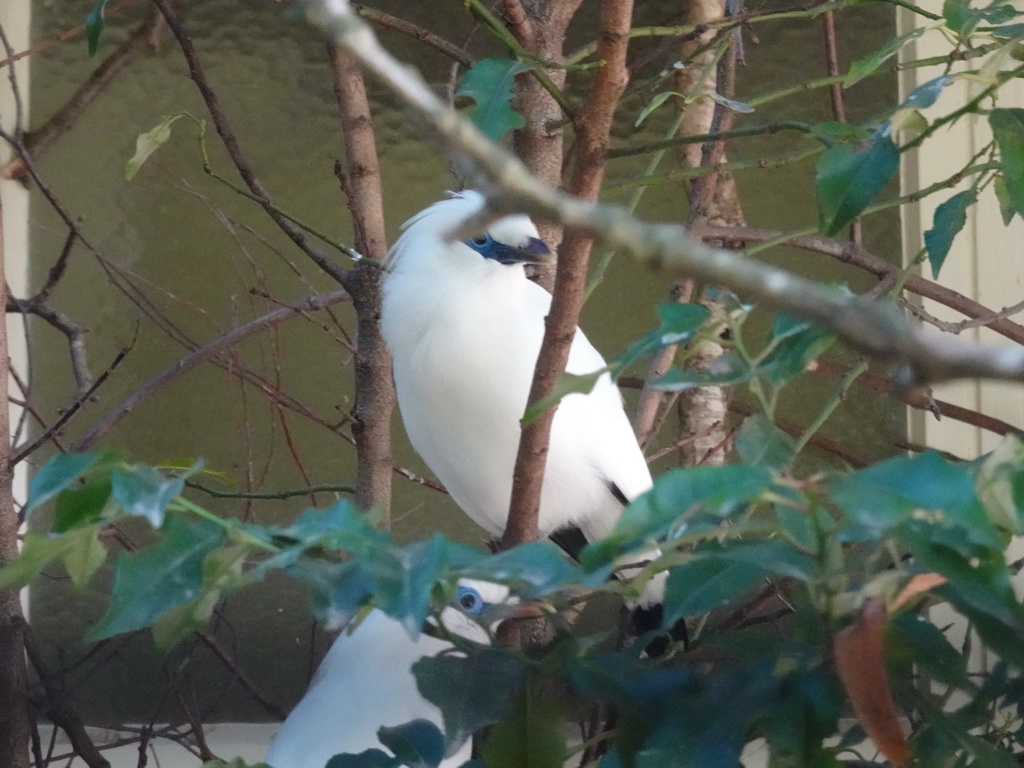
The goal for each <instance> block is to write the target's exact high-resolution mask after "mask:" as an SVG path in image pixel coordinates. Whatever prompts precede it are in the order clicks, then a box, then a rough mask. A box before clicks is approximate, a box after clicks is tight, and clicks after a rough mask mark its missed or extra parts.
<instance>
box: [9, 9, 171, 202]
mask: <svg viewBox="0 0 1024 768" xmlns="http://www.w3.org/2000/svg"><path fill="white" fill-rule="evenodd" d="M161 26H162V22H161V18H160V14H159V13H156V12H155V11H154V12H152V13H150V14H149V15H148V16H147V17H146V20H145V21H144V22H142V24H141V25H139V27H138V28H137V29H136V30H135V32H133V33H132V35H131V36H130V37H129V38H128V39H127V40H125V41H124V42H123V43H121V45H120V46H118V48H117V50H115V51H114V52H113V53H111V54H110V55H109V56H107V58H106V59H104V60H103V63H102V64H100V65H99V67H97V68H96V69H95V70H94V71H93V72H92V73H91V74H90V75H89V77H88V78H87V79H86V80H85V82H83V83H82V84H81V85H80V86H79V87H78V89H77V90H76V91H75V92H74V93H73V94H72V95H71V98H69V99H68V100H67V101H66V102H65V103H64V105H63V106H62V107H61V108H60V109H58V110H57V111H56V112H54V113H53V115H51V116H50V119H49V120H47V121H46V122H45V123H43V125H41V126H40V127H39V128H37V129H36V130H34V131H29V132H28V133H26V134H25V136H24V137H23V142H24V146H25V151H26V152H28V153H29V154H31V155H32V156H33V157H39V156H40V155H41V154H42V153H43V152H45V151H46V150H47V149H49V147H51V146H52V145H53V144H54V142H56V141H57V140H58V139H59V138H60V137H61V136H63V135H64V134H65V133H67V132H68V130H70V129H71V127H72V126H73V125H74V124H75V121H77V120H78V118H79V117H81V115H82V113H83V112H85V110H86V109H87V108H88V107H89V105H90V104H92V103H93V102H94V101H95V100H96V98H97V97H98V96H99V95H100V94H102V93H103V92H104V91H106V90H107V88H108V87H109V86H110V84H111V83H112V82H114V80H115V79H116V78H117V76H118V75H120V74H121V73H122V72H124V71H125V70H126V69H127V68H128V67H129V66H130V65H131V64H132V62H133V61H135V59H136V58H137V57H138V55H139V54H140V53H141V52H142V51H143V50H144V49H145V48H146V47H147V46H148V47H152V46H153V45H154V44H155V43H154V41H155V40H157V39H158V37H159V35H160V28H161ZM0 176H3V177H4V178H5V179H16V180H18V181H20V182H22V183H23V184H27V183H28V180H29V176H28V172H27V169H26V167H25V161H24V160H23V159H22V158H21V157H19V156H15V157H13V158H11V160H10V161H9V162H8V163H7V164H5V165H4V167H3V168H0Z"/></svg>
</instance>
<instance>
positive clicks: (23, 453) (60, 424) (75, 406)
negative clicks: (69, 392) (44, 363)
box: [11, 339, 135, 467]
mask: <svg viewBox="0 0 1024 768" xmlns="http://www.w3.org/2000/svg"><path fill="white" fill-rule="evenodd" d="M134 345H135V339H132V343H131V344H130V345H129V346H128V348H127V349H122V350H121V351H120V352H118V353H117V356H116V357H115V358H114V360H113V362H112V363H111V364H110V365H109V366H107V369H106V370H105V371H104V372H103V373H101V374H100V376H99V378H98V379H96V381H95V382H94V383H93V385H92V386H91V387H89V389H88V390H86V391H85V392H83V393H82V394H81V395H80V396H79V397H78V398H76V399H75V401H74V402H73V403H72V404H71V405H70V406H68V407H67V408H65V409H64V410H63V411H62V412H61V414H60V418H59V419H57V420H56V421H55V422H53V424H51V425H50V426H49V427H48V428H46V429H44V430H43V432H42V434H41V435H39V436H38V437H37V438H36V439H35V440H33V441H32V442H31V443H29V444H28V445H25V446H22V447H21V448H19V449H18V452H17V453H16V454H15V455H14V456H12V457H11V466H12V467H13V466H15V465H16V464H19V463H20V462H22V461H24V460H25V459H27V458H28V457H29V456H31V455H32V454H33V453H34V452H35V451H36V449H37V448H38V447H39V446H40V445H42V444H43V443H45V442H46V441H48V440H55V439H56V438H57V436H58V435H59V434H60V431H61V430H62V429H63V428H64V426H65V425H66V424H67V423H68V422H69V421H71V419H72V418H73V417H74V415H75V414H76V413H78V411H79V410H81V408H82V406H83V405H85V404H86V403H87V402H89V400H91V399H92V396H93V395H94V394H95V393H96V390H98V389H99V388H100V387H101V386H102V385H103V383H104V382H105V381H106V380H107V379H108V378H109V377H110V374H112V373H113V372H114V371H115V370H116V369H117V367H118V366H119V365H121V363H122V362H124V360H125V358H126V357H128V353H129V352H130V351H131V348H132V347H133V346H134ZM37 418H38V415H37ZM57 447H58V448H60V445H59V444H58V446H57ZM62 450H63V449H62Z"/></svg>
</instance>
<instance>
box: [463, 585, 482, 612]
mask: <svg viewBox="0 0 1024 768" xmlns="http://www.w3.org/2000/svg"><path fill="white" fill-rule="evenodd" d="M456 600H458V602H459V606H460V607H461V608H462V610H464V611H465V612H466V613H468V614H470V615H474V616H475V615H476V614H478V613H480V612H481V611H482V610H483V609H484V601H483V598H482V597H480V593H479V592H477V591H476V590H475V589H473V588H472V587H459V592H458V595H457V596H456Z"/></svg>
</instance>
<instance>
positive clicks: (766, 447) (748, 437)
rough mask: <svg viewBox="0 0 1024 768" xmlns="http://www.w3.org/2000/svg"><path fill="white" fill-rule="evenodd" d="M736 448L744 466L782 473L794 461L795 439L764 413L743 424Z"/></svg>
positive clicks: (750, 418)
mask: <svg viewBox="0 0 1024 768" xmlns="http://www.w3.org/2000/svg"><path fill="white" fill-rule="evenodd" d="M735 448H736V453H737V454H738V455H739V457H740V460H741V461H742V462H743V463H744V464H747V465H749V466H752V467H764V468H765V469H767V470H770V471H772V472H781V471H782V470H784V469H785V468H786V467H788V466H789V463H790V462H791V461H793V449H794V444H793V438H792V437H790V436H789V435H787V434H786V433H785V432H783V431H782V430H781V429H779V428H778V427H777V426H775V425H774V424H773V423H772V421H771V419H769V418H768V417H767V416H765V415H764V414H763V413H755V414H754V415H753V416H751V417H749V418H748V419H747V420H746V421H744V422H743V426H742V427H740V431H739V434H737V435H736V441H735Z"/></svg>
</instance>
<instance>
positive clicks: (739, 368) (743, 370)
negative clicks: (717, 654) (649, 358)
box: [650, 353, 755, 392]
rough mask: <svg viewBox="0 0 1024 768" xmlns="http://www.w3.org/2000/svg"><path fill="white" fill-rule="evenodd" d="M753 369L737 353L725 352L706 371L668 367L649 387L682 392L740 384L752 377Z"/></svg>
mask: <svg viewBox="0 0 1024 768" xmlns="http://www.w3.org/2000/svg"><path fill="white" fill-rule="evenodd" d="M754 375H755V370H754V369H753V368H751V367H750V366H749V365H747V363H746V362H745V361H744V360H743V359H741V358H740V357H739V356H738V355H733V354H731V353H726V354H724V355H721V356H720V357H718V358H716V359H715V360H713V361H712V363H711V365H710V366H709V367H708V369H707V370H706V371H699V370H694V369H686V370H683V371H680V370H679V369H677V368H670V369H669V371H668V373H666V374H665V375H664V376H662V377H661V378H660V379H657V380H656V381H652V382H651V384H650V387H651V389H658V390H662V391H664V392H683V391H685V390H687V389H693V388H694V387H706V386H711V385H719V386H729V385H732V384H742V383H743V382H745V381H750V380H751V379H752V378H754Z"/></svg>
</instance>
